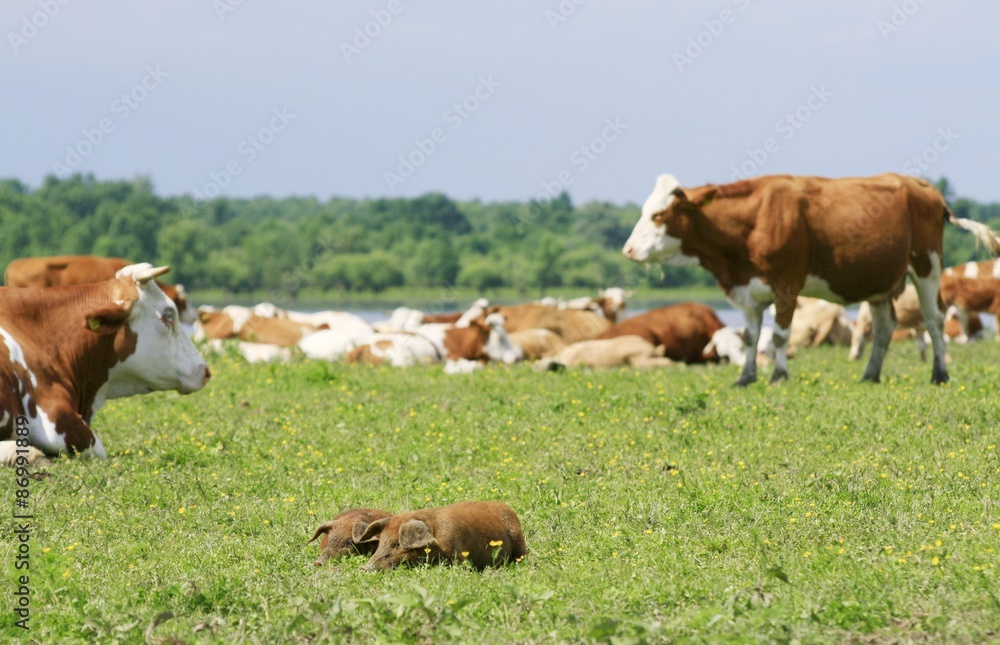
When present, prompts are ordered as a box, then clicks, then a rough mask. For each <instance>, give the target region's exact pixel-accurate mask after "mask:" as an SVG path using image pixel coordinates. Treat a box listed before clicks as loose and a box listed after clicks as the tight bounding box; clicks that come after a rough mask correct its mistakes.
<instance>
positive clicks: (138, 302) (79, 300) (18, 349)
mask: <svg viewBox="0 0 1000 645" xmlns="http://www.w3.org/2000/svg"><path fill="white" fill-rule="evenodd" d="M167 271H169V267H160V268H156V269H154V268H153V267H152V266H150V265H149V264H137V265H131V266H127V267H125V268H124V269H121V270H120V271H118V273H117V277H115V278H114V279H112V280H108V281H105V282H98V283H95V284H86V285H79V286H72V287H51V288H48V289H12V288H3V289H0V439H5V440H9V439H12V438H14V436H15V433H16V432H17V431H18V429H19V428H22V427H23V428H26V429H27V430H28V440H29V442H30V444H31V445H32V446H35V447H36V448H38V449H40V450H42V451H43V452H44V453H46V454H48V455H56V454H74V453H83V454H87V455H94V456H97V457H101V458H104V457H106V453H105V451H104V446H103V445H102V444H101V440H100V439H99V438H98V437H97V435H96V434H94V432H93V430H91V428H90V422H91V420H92V419H93V418H94V415H95V414H96V413H97V411H98V410H99V409H100V407H101V406H102V405H104V402H105V400H107V399H115V398H119V397H125V396H133V395H135V394H144V393H147V392H153V391H157V390H177V391H179V392H181V393H182V394H188V393H190V392H195V391H197V390H200V389H201V388H202V387H204V386H205V384H206V383H207V382H208V379H209V377H210V374H209V370H208V367H207V366H206V365H205V361H204V360H203V359H202V358H201V356H199V355H198V352H197V350H196V349H195V347H194V344H192V342H191V339H189V338H188V337H187V335H186V334H184V333H183V331H182V330H181V328H180V324H179V322H178V315H177V307H176V306H175V305H174V303H172V302H171V301H170V300H168V299H167V297H166V296H164V295H163V292H162V291H161V290H160V289H159V288H157V287H156V285H155V284H153V282H152V280H153V278H155V277H156V276H159V275H162V274H164V273H166V272H167ZM12 450H14V441H3V442H0V452H2V454H0V461H9V455H10V451H12Z"/></svg>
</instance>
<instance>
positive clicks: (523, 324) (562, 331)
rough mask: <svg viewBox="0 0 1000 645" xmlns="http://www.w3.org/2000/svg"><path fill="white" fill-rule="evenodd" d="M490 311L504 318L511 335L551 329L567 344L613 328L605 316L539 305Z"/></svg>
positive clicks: (499, 308) (592, 336)
mask: <svg viewBox="0 0 1000 645" xmlns="http://www.w3.org/2000/svg"><path fill="white" fill-rule="evenodd" d="M489 311H490V312H491V313H492V312H493V311H496V312H499V313H500V314H502V315H503V317H504V320H506V321H507V322H506V328H507V331H508V333H510V332H516V331H521V330H522V329H548V330H550V331H553V332H555V333H557V334H559V335H560V336H562V337H563V340H565V341H566V342H567V343H577V342H580V341H581V340H590V339H591V338H595V337H597V336H598V335H600V334H601V333H602V332H603V331H604V330H605V329H607V328H608V327H609V326H610V325H611V323H609V322H608V321H607V319H605V318H604V317H603V316H599V315H597V314H595V313H593V312H590V311H580V310H577V309H554V308H552V307H546V306H544V305H536V304H526V305H513V306H504V307H490V308H489Z"/></svg>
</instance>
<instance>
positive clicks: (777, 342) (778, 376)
mask: <svg viewBox="0 0 1000 645" xmlns="http://www.w3.org/2000/svg"><path fill="white" fill-rule="evenodd" d="M797 299H798V295H797V294H796V295H794V296H793V295H786V296H785V297H782V298H778V299H777V300H776V301H775V303H774V372H772V373H771V383H772V384H773V383H777V382H778V381H787V380H788V341H789V339H790V338H791V337H792V317H793V316H794V315H795V303H796V301H797Z"/></svg>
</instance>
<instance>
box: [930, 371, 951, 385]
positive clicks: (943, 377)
mask: <svg viewBox="0 0 1000 645" xmlns="http://www.w3.org/2000/svg"><path fill="white" fill-rule="evenodd" d="M949 380H950V377H949V376H948V372H945V371H940V372H939V371H937V370H934V372H933V373H932V374H931V383H933V384H934V385H944V384H945V383H947V382H948V381H949Z"/></svg>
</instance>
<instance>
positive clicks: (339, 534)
mask: <svg viewBox="0 0 1000 645" xmlns="http://www.w3.org/2000/svg"><path fill="white" fill-rule="evenodd" d="M389 517H392V513H387V512H385V511H380V510H378V509H375V508H352V509H351V510H349V511H344V512H343V513H341V514H340V515H338V516H337V517H335V518H333V519H332V520H330V521H329V522H325V523H323V524H320V525H319V526H318V527H317V528H316V532H315V533H313V536H312V537H311V538H310V539H309V542H312V541H313V540H315V539H316V538H321V539H320V542H319V558H318V559H317V560H316V561H315V562H313V564H315V565H316V566H317V567H318V566H321V565H322V564H323V563H324V562H326V561H327V560H328V559H330V558H344V557H347V556H351V555H355V554H360V555H371V554H372V553H375V549H376V548H377V547H378V541H377V539H376V540H373V541H371V542H366V543H364V544H358V543H357V542H355V541H354V532H355V531H357V530H359V529H360V530H362V531H363V530H364V529H365V528H367V527H368V525H369V524H370V523H371V522H374V521H376V520H381V519H387V518H389Z"/></svg>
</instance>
